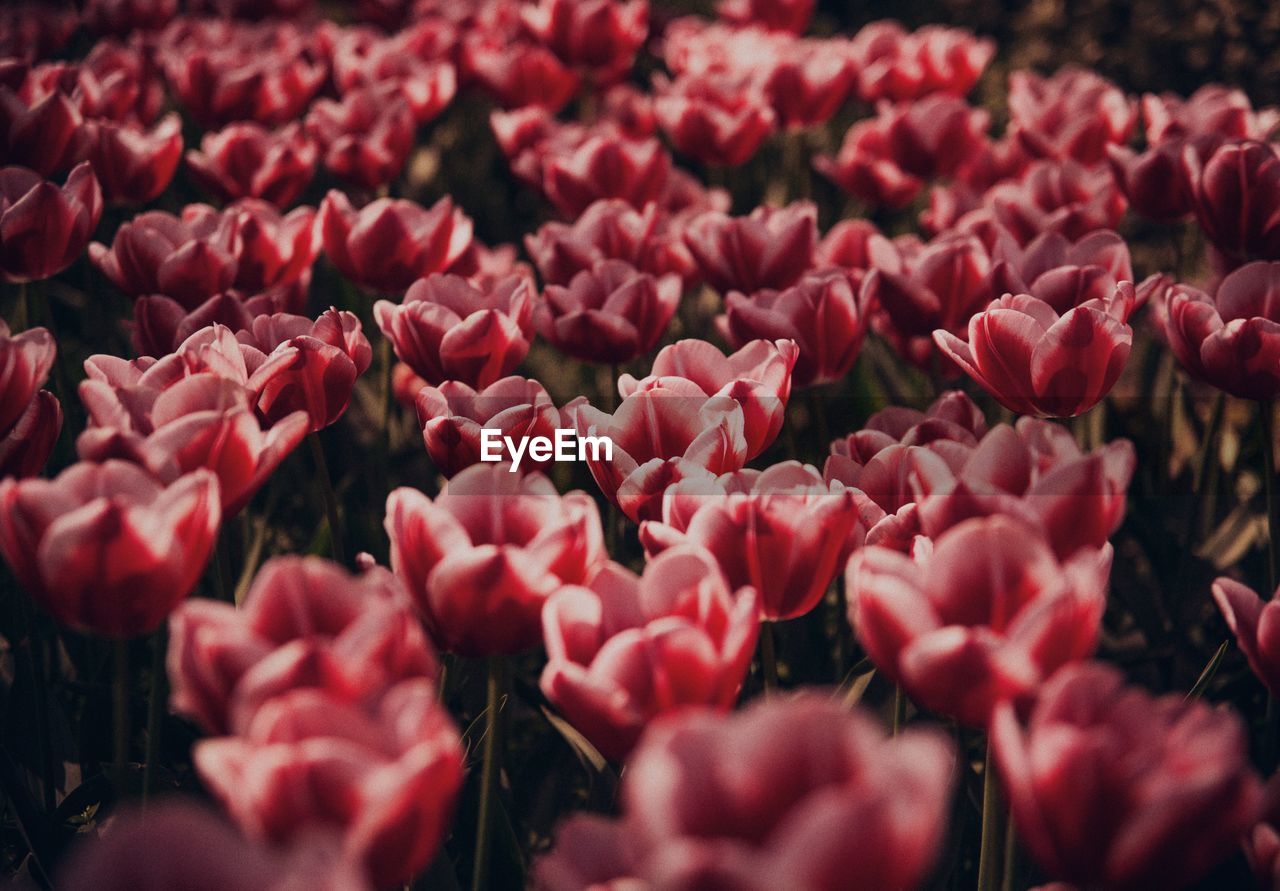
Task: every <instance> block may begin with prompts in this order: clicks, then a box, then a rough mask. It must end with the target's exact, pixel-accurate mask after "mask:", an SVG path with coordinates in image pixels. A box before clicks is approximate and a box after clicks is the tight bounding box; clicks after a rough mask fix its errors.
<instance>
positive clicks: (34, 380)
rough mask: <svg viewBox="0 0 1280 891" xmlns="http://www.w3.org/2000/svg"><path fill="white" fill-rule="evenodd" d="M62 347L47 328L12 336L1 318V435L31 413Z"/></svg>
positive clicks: (29, 330) (33, 329) (32, 329)
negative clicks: (26, 414)
mask: <svg viewBox="0 0 1280 891" xmlns="http://www.w3.org/2000/svg"><path fill="white" fill-rule="evenodd" d="M57 355H58V345H57V343H56V342H55V341H54V339H53V335H52V334H50V333H49V329H47V328H28V329H27V330H26V331H23V332H22V333H21V334H10V333H9V326H8V324H7V323H6V322H5V321H4V320H3V319H0V436H3V435H4V434H5V433H7V432H8V431H9V430H10V429H12V428H13V425H14V424H16V423H17V422H18V418H19V417H21V416H22V414H23V412H25V411H26V410H27V406H28V405H30V404H31V400H32V399H34V398H35V395H36V393H37V391H39V389H40V388H41V387H42V386H43V385H44V382H45V381H46V380H48V379H49V372H50V370H52V368H53V362H54V359H55V358H56V356H57Z"/></svg>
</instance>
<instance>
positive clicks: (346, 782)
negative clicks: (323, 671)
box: [193, 678, 463, 888]
mask: <svg viewBox="0 0 1280 891" xmlns="http://www.w3.org/2000/svg"><path fill="white" fill-rule="evenodd" d="M462 756H463V752H462V742H461V740H460V739H459V737H458V731H457V730H456V729H455V728H454V726H453V721H452V720H451V719H450V717H449V713H448V712H447V711H446V710H445V709H444V708H443V707H442V706H441V705H440V703H439V702H438V701H437V700H436V696H435V684H434V682H433V681H429V680H427V679H425V678H417V679H412V680H406V681H401V682H399V683H398V684H395V685H393V686H390V687H389V688H387V689H386V690H385V691H384V692H383V693H382V694H381V696H379V697H377V698H376V699H375V700H373V701H372V702H359V701H352V700H351V699H349V698H347V697H346V696H343V695H341V694H336V693H334V692H332V691H330V690H327V689H318V688H310V689H309V688H299V689H292V690H288V691H287V692H283V693H281V694H280V695H278V696H276V697H274V698H272V699H270V700H268V701H267V702H265V703H263V705H262V706H261V707H260V708H258V709H257V711H256V712H255V713H254V715H253V717H252V719H251V720H250V721H249V724H248V726H247V727H246V728H245V729H244V730H243V731H242V732H241V733H240V734H238V735H236V736H227V737H216V738H213V739H206V740H202V741H201V742H199V743H197V745H196V748H195V751H194V754H193V760H194V761H195V765H196V770H197V771H198V772H199V774H200V777H201V780H202V781H203V783H204V785H205V786H206V788H208V789H209V790H210V792H211V793H212V794H213V796H214V797H215V798H217V799H218V800H219V801H220V802H221V803H222V804H223V806H224V807H225V808H226V809H227V810H228V812H229V813H230V814H231V816H232V817H233V818H234V819H235V821H236V822H237V823H238V824H239V825H240V828H241V829H242V830H244V832H245V833H246V834H247V835H248V836H249V837H250V838H253V839H258V840H261V841H266V842H270V843H274V844H282V843H289V842H296V841H299V840H301V839H304V838H306V837H308V836H309V835H311V834H314V833H337V834H338V835H340V837H341V845H342V851H343V855H344V858H346V859H349V860H351V861H355V862H359V863H362V864H363V866H364V868H365V870H366V872H367V874H368V876H369V878H370V880H371V882H372V884H374V885H375V886H377V887H380V888H385V887H390V886H393V885H401V884H404V883H405V882H408V881H409V880H410V879H412V877H413V876H414V875H416V874H417V873H418V872H419V871H421V870H422V869H423V868H425V867H426V865H427V864H428V863H430V862H431V858H432V857H433V856H434V855H435V852H436V849H437V848H438V847H439V845H440V841H441V839H442V837H443V835H444V832H445V830H446V828H447V827H448V823H449V817H450V815H451V812H452V810H453V801H454V799H455V797H456V796H457V793H458V789H459V787H460V786H461V785H462Z"/></svg>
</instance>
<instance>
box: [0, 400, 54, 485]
mask: <svg viewBox="0 0 1280 891" xmlns="http://www.w3.org/2000/svg"><path fill="white" fill-rule="evenodd" d="M61 432H62V406H61V404H59V402H58V398H57V397H56V396H54V395H53V394H52V393H50V392H49V391H48V390H41V391H39V392H38V393H36V395H35V397H34V398H32V400H31V401H30V402H29V403H27V407H26V411H24V412H23V413H22V414H21V415H20V416H19V417H18V420H17V421H16V422H14V424H13V426H12V427H10V428H9V430H8V431H7V432H5V433H0V480H2V479H5V478H6V477H17V478H18V479H25V478H26V477H29V476H35V475H36V474H38V473H39V472H40V471H41V469H43V467H44V465H45V462H47V461H48V460H49V455H51V454H52V453H53V447H54V446H55V445H56V444H57V442H58V434H59V433H61Z"/></svg>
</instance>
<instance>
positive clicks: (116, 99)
mask: <svg viewBox="0 0 1280 891" xmlns="http://www.w3.org/2000/svg"><path fill="white" fill-rule="evenodd" d="M143 44H144V42H143V41H133V42H131V43H121V42H118V41H114V40H100V41H98V43H96V44H94V47H93V49H91V50H90V51H89V54H88V55H87V56H85V57H84V59H83V60H82V61H81V63H80V64H79V66H78V67H76V68H75V70H74V71H73V72H72V74H73V76H74V78H75V87H74V89H73V91H72V95H73V98H74V99H75V102H76V104H77V105H78V106H79V108H80V112H81V114H83V115H84V117H85V119H86V120H94V119H96V120H104V119H105V120H110V121H114V122H115V123H117V124H127V125H130V126H138V125H141V126H145V127H149V126H151V125H153V124H155V123H156V121H158V120H159V119H160V116H161V113H162V112H163V111H164V106H165V101H166V97H165V89H164V78H163V77H162V76H161V73H160V70H159V66H158V65H157V63H156V61H155V58H154V57H153V55H152V53H151V52H150V51H149V50H148V49H147V48H146V47H145V46H144V45H143Z"/></svg>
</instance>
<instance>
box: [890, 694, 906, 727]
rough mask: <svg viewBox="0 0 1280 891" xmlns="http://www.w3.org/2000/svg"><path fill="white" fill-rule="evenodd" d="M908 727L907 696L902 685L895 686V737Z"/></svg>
mask: <svg viewBox="0 0 1280 891" xmlns="http://www.w3.org/2000/svg"><path fill="white" fill-rule="evenodd" d="M906 725H907V695H906V694H905V693H903V692H902V685H901V684H894V685H893V735H894V736H897V735H898V734H899V733H901V732H902V728H903V727H905V726H906Z"/></svg>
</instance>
